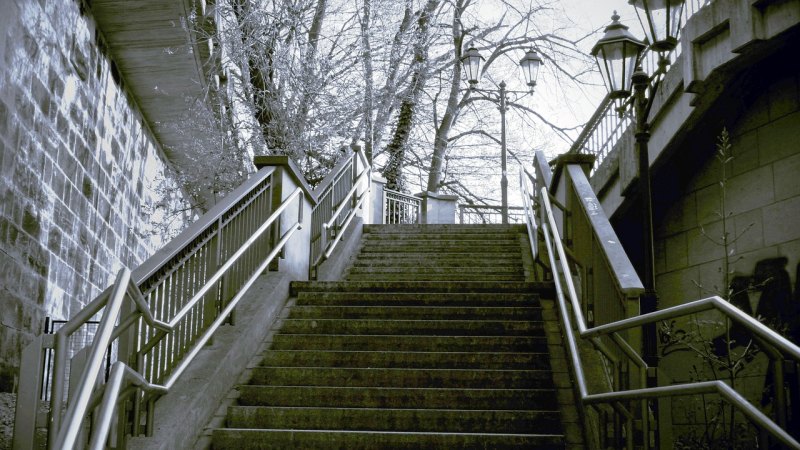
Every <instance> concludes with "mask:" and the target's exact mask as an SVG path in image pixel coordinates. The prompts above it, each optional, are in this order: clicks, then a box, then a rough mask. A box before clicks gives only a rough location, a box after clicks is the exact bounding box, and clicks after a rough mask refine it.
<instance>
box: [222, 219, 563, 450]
mask: <svg viewBox="0 0 800 450" xmlns="http://www.w3.org/2000/svg"><path fill="white" fill-rule="evenodd" d="M524 232H525V227H524V226H521V225H469V226H461V225H387V226H372V225H367V226H365V227H364V234H363V237H362V242H361V247H360V250H359V253H358V255H357V256H356V258H355V259H354V260H353V261H352V262H351V265H350V267H349V268H347V271H346V272H345V273H346V279H345V280H341V281H322V282H318V281H301V282H292V283H291V285H290V291H291V293H292V295H294V296H296V299H295V301H294V303H293V304H292V305H291V306H290V307H289V308H288V309H287V313H286V315H285V316H284V318H282V319H280V320H279V321H278V323H277V326H276V328H275V333H273V334H272V335H271V337H270V339H271V342H269V346H268V347H267V348H268V350H266V351H265V353H264V355H263V358H262V360H261V361H260V362H259V363H258V365H256V366H251V367H250V368H249V383H248V384H244V385H240V386H238V388H237V389H238V390H239V395H238V397H237V398H238V402H239V404H238V405H235V406H230V407H229V408H228V425H229V427H228V428H224V429H215V430H214V432H213V445H214V448H237V449H238V450H241V449H247V448H289V447H291V448H342V449H344V448H347V449H353V448H364V449H367V448H376V447H381V448H523V447H536V448H548V449H550V448H553V449H555V448H559V449H560V448H564V446H565V439H564V436H563V434H562V433H561V430H562V425H561V422H560V413H559V405H558V397H557V395H556V390H555V383H554V379H553V372H552V371H551V368H550V358H551V356H550V354H549V348H548V344H547V339H546V338H545V334H544V321H543V320H542V308H541V306H540V303H539V295H540V294H547V295H549V294H550V293H551V292H552V290H553V284H552V283H542V282H531V281H526V279H525V277H526V274H527V271H526V268H527V266H526V263H525V262H524V259H523V256H524V255H523V251H524V250H523V248H522V247H521V242H522V239H521V238H520V235H521V233H524ZM529 264H530V263H528V265H529ZM551 433H552V434H551ZM266 442H268V444H267V443H266ZM261 444H263V445H261Z"/></svg>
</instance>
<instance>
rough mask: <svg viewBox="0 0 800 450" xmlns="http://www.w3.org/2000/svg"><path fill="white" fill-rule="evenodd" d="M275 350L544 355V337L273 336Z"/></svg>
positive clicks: (545, 349)
mask: <svg viewBox="0 0 800 450" xmlns="http://www.w3.org/2000/svg"><path fill="white" fill-rule="evenodd" d="M271 348H272V349H275V350H341V351H418V352H466V351H473V352H512V353H513V352H546V351H547V339H546V338H545V337H544V336H425V335H417V336H409V335H368V336H358V335H349V334H347V335H324V334H277V335H275V336H273V338H272V347H271Z"/></svg>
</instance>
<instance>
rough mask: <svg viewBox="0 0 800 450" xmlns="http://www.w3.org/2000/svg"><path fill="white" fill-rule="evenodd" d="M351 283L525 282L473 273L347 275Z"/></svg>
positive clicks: (511, 276) (516, 277)
mask: <svg viewBox="0 0 800 450" xmlns="http://www.w3.org/2000/svg"><path fill="white" fill-rule="evenodd" d="M345 279H347V280H349V281H471V280H476V279H477V280H481V281H523V280H524V279H525V277H524V276H523V275H522V274H489V275H483V274H480V275H479V274H473V273H457V272H455V273H450V274H444V273H357V274H353V275H347V277H345Z"/></svg>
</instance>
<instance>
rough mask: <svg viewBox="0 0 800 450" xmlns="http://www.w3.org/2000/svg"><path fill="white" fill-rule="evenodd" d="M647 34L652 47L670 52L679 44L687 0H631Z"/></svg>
mask: <svg viewBox="0 0 800 450" xmlns="http://www.w3.org/2000/svg"><path fill="white" fill-rule="evenodd" d="M628 3H630V4H631V5H633V6H635V7H636V16H637V17H638V18H639V23H640V24H641V25H642V29H643V30H644V32H645V34H646V35H647V40H648V42H650V48H652V49H653V50H655V51H657V52H668V51H671V50H672V49H674V48H675V47H676V46H677V45H678V33H679V32H680V29H681V20H682V19H683V8H684V6H685V5H686V0H629V1H628Z"/></svg>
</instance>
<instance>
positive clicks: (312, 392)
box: [237, 385, 558, 410]
mask: <svg viewBox="0 0 800 450" xmlns="http://www.w3.org/2000/svg"><path fill="white" fill-rule="evenodd" d="M237 389H238V390H239V400H238V403H239V405H242V406H290V407H329V408H334V407H337V408H403V409H462V410H486V409H508V410H521V409H526V410H532V409H549V410H555V409H557V408H558V401H557V399H556V393H555V391H553V390H552V389H439V388H433V389H431V388H422V389H420V388H413V389H408V388H375V387H372V388H365V387H321V386H255V385H245V386H239V387H238V388H237Z"/></svg>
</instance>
